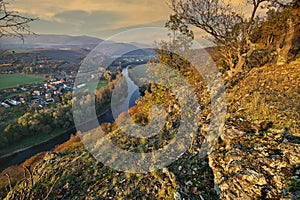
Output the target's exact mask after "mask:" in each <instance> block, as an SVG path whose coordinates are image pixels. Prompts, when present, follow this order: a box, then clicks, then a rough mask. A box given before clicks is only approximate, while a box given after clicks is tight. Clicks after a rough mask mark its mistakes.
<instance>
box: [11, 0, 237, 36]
mask: <svg viewBox="0 0 300 200" xmlns="http://www.w3.org/2000/svg"><path fill="white" fill-rule="evenodd" d="M167 1H168V0H13V1H11V5H10V7H11V8H12V9H14V10H17V11H18V12H19V13H21V14H23V15H26V16H31V17H38V18H39V21H36V22H34V23H32V24H31V29H32V31H33V32H35V33H37V34H65V35H88V36H94V37H98V38H102V39H106V38H109V37H110V36H112V35H114V34H117V33H120V32H122V31H124V30H130V29H133V28H140V27H153V26H155V27H157V26H158V27H163V26H164V24H165V22H166V20H167V19H168V17H169V15H170V14H171V13H172V11H171V9H170V8H169V7H168V5H167ZM235 1H237V0H235ZM238 2H240V1H238ZM194 31H195V30H194ZM201 34H202V32H201V31H200V30H197V31H196V37H197V38H199V37H201Z"/></svg>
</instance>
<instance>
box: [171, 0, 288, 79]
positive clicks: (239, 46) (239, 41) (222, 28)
mask: <svg viewBox="0 0 300 200" xmlns="http://www.w3.org/2000/svg"><path fill="white" fill-rule="evenodd" d="M247 4H249V5H251V7H252V10H251V15H249V16H248V15H244V13H243V12H241V11H239V12H238V11H236V10H235V9H234V7H233V5H232V4H230V3H225V2H224V1H223V0H170V8H171V9H172V10H173V11H174V13H175V14H174V15H172V16H171V17H170V21H172V20H173V19H180V21H181V22H182V23H185V24H188V25H192V26H195V27H197V28H200V29H202V30H204V31H205V32H206V33H208V34H209V35H210V37H211V38H212V41H213V42H214V43H215V44H216V46H218V47H220V49H219V50H220V53H221V55H222V57H223V61H224V64H225V65H226V66H227V67H228V68H229V71H228V72H229V75H232V74H236V73H238V72H240V71H241V70H242V69H243V66H244V65H245V63H246V61H247V59H248V58H249V57H251V56H252V54H253V53H254V51H255V50H257V49H259V48H260V47H261V43H256V42H255V41H253V39H252V35H253V32H254V30H255V29H256V28H257V27H259V25H260V24H261V22H262V21H263V20H264V18H262V17H259V16H258V15H257V12H258V9H259V8H260V7H262V6H263V7H266V8H270V7H276V6H277V7H280V6H284V4H283V3H281V2H280V1H277V0H274V1H273V0H247ZM174 16H176V17H174ZM169 23H170V22H169Z"/></svg>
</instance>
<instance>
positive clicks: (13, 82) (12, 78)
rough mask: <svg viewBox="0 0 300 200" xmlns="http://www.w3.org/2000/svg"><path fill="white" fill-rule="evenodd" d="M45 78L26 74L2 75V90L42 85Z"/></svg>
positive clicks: (0, 79)
mask: <svg viewBox="0 0 300 200" xmlns="http://www.w3.org/2000/svg"><path fill="white" fill-rule="evenodd" d="M44 80H46V79H44V78H42V77H40V76H35V75H26V74H0V90H3V89H7V88H13V87H18V86H20V85H24V84H32V83H41V82H43V81H44Z"/></svg>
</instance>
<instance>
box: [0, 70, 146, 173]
mask: <svg viewBox="0 0 300 200" xmlns="http://www.w3.org/2000/svg"><path fill="white" fill-rule="evenodd" d="M122 74H123V76H124V78H125V80H126V83H127V86H128V91H127V94H128V95H127V97H126V99H124V101H123V104H122V105H120V106H119V107H118V109H117V110H118V112H117V113H114V115H113V113H112V111H111V110H108V111H107V112H105V113H104V114H102V115H101V116H100V117H98V121H99V124H102V123H105V122H113V121H114V120H115V119H114V116H118V114H120V113H121V112H124V111H126V110H127V109H128V105H129V108H130V107H132V106H134V105H135V100H136V99H137V98H138V97H139V96H140V92H139V88H138V86H136V85H135V84H134V82H133V81H132V80H131V78H130V77H129V75H128V66H127V67H125V68H123V69H122ZM92 128H96V127H91V129H92ZM75 133H76V129H75V128H73V129H70V130H68V131H66V132H65V133H63V134H61V135H59V136H57V137H55V138H52V139H50V140H48V141H45V142H42V143H40V144H37V145H34V146H31V147H28V148H25V149H22V150H19V151H16V152H14V153H11V154H7V155H4V156H0V163H1V165H0V172H1V171H3V170H4V169H6V168H8V167H10V166H13V165H19V164H21V163H23V162H24V161H26V160H27V159H28V158H30V157H32V156H34V155H35V154H37V153H40V152H44V151H50V150H51V149H53V148H55V147H56V146H57V145H60V144H62V143H64V142H66V141H68V140H69V139H70V137H71V135H73V134H75Z"/></svg>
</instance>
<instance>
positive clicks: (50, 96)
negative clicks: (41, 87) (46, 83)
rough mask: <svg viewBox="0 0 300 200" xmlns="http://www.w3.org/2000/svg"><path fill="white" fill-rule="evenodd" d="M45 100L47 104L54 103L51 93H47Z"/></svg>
mask: <svg viewBox="0 0 300 200" xmlns="http://www.w3.org/2000/svg"><path fill="white" fill-rule="evenodd" d="M45 99H46V101H47V102H49V101H52V95H51V93H46V94H45Z"/></svg>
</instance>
